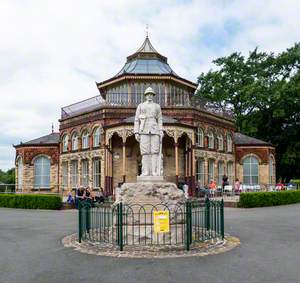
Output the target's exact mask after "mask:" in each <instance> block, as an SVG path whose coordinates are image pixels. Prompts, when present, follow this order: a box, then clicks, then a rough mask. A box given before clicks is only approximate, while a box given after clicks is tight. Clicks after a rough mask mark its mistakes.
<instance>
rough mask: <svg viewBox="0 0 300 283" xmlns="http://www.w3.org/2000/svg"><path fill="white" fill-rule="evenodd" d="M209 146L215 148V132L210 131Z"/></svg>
mask: <svg viewBox="0 0 300 283" xmlns="http://www.w3.org/2000/svg"><path fill="white" fill-rule="evenodd" d="M207 136H208V148H210V149H214V148H215V138H214V134H213V132H209V133H208V135H207Z"/></svg>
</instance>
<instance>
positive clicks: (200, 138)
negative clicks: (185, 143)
mask: <svg viewBox="0 0 300 283" xmlns="http://www.w3.org/2000/svg"><path fill="white" fill-rule="evenodd" d="M203 138H204V132H203V130H202V128H200V127H198V128H197V132H196V144H197V145H198V146H200V147H203Z"/></svg>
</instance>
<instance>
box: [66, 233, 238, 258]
mask: <svg viewBox="0 0 300 283" xmlns="http://www.w3.org/2000/svg"><path fill="white" fill-rule="evenodd" d="M62 244H63V245H64V246H65V247H68V248H73V249H75V250H76V251H79V252H81V253H85V254H91V255H97V256H111V257H124V258H175V257H189V256H207V255H215V254H219V253H224V252H227V251H229V250H231V249H233V248H235V247H237V246H238V245H239V244H240V240H239V238H237V237H233V236H230V235H226V236H225V239H224V240H208V241H205V242H202V243H196V244H193V245H191V247H190V251H186V250H185V249H184V246H171V245H168V246H125V247H124V250H123V251H119V250H118V249H117V247H114V246H112V245H110V244H102V243H101V244H100V243H98V244H95V243H91V242H82V243H79V242H78V237H77V234H72V235H69V236H66V237H64V238H63V239H62Z"/></svg>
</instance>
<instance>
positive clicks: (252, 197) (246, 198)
mask: <svg viewBox="0 0 300 283" xmlns="http://www.w3.org/2000/svg"><path fill="white" fill-rule="evenodd" d="M292 203H300V190H296V191H280V192H257V193H241V195H240V202H239V204H238V206H239V207H245V208H249V207H262V206H274V205H283V204H292Z"/></svg>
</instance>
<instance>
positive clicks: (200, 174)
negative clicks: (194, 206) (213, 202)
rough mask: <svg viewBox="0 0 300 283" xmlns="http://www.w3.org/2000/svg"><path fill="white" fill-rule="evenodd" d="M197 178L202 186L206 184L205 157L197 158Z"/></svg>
mask: <svg viewBox="0 0 300 283" xmlns="http://www.w3.org/2000/svg"><path fill="white" fill-rule="evenodd" d="M196 166H197V167H196V169H197V170H196V180H197V183H198V184H200V186H201V187H204V184H205V171H204V170H205V163H204V159H203V158H198V159H197V164H196Z"/></svg>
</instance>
